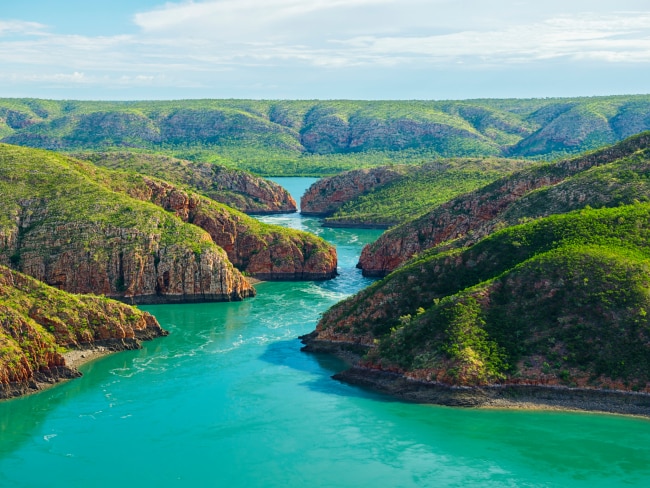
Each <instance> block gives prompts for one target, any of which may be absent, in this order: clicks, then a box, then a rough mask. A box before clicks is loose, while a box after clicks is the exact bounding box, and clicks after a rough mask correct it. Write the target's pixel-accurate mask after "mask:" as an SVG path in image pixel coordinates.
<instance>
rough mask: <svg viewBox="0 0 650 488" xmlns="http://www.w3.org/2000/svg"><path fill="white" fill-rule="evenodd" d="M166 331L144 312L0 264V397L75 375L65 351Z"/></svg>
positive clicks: (124, 345) (133, 344)
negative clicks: (68, 290) (61, 287)
mask: <svg viewBox="0 0 650 488" xmlns="http://www.w3.org/2000/svg"><path fill="white" fill-rule="evenodd" d="M166 334H167V332H166V331H164V330H163V329H162V328H161V327H160V325H159V324H158V322H157V321H156V319H155V318H154V317H153V316H152V315H150V314H148V313H146V312H142V311H140V310H138V309H136V308H133V307H130V306H128V305H125V304H122V303H119V302H116V301H113V300H109V299H106V298H103V297H94V296H84V295H71V294H68V293H65V292H63V291H60V290H57V289H54V288H52V287H49V286H47V285H44V284H43V283H40V282H38V281H37V280H34V279H33V278H30V277H28V276H25V275H23V274H21V273H16V272H14V271H11V270H9V269H8V268H6V267H4V266H0V398H9V397H12V396H19V395H23V394H26V393H29V392H32V391H37V390H40V389H42V388H44V387H46V386H47V385H50V384H54V383H56V382H58V381H61V380H64V379H70V378H75V377H77V376H80V373H79V371H77V370H76V369H75V368H74V367H71V366H70V365H68V364H67V363H66V360H65V357H64V354H63V353H64V352H65V350H68V349H82V350H85V349H97V348H101V349H103V350H108V351H121V350H126V349H137V348H140V347H141V344H140V342H141V341H143V340H150V339H153V338H155V337H160V336H164V335H166Z"/></svg>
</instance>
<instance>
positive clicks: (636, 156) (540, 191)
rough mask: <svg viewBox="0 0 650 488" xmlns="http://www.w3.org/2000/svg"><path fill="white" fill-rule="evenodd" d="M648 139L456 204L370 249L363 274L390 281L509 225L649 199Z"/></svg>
mask: <svg viewBox="0 0 650 488" xmlns="http://www.w3.org/2000/svg"><path fill="white" fill-rule="evenodd" d="M649 147H650V133H648V132H644V133H641V134H638V135H636V136H632V137H630V138H628V139H626V140H625V141H622V142H620V143H618V144H615V145H613V146H609V147H607V148H604V149H601V150H598V151H593V152H590V153H586V154H584V155H582V156H578V157H576V158H571V159H567V160H564V161H560V162H557V163H548V164H542V165H536V166H532V167H530V168H526V169H523V170H521V171H517V172H515V173H513V174H511V175H508V176H505V177H503V178H500V179H498V180H496V181H494V182H493V183H490V184H488V185H486V186H484V187H482V188H479V189H477V190H474V191H472V192H470V193H468V194H465V195H461V196H458V197H456V198H454V199H451V200H449V201H448V202H445V203H443V204H441V205H438V206H435V207H433V208H432V209H431V210H430V211H429V212H427V213H426V214H424V215H422V216H420V217H419V218H416V219H414V220H409V221H407V222H405V223H403V224H401V225H399V226H397V227H394V228H393V229H390V230H388V231H387V232H385V233H384V234H383V235H382V236H381V237H380V238H379V239H378V240H377V241H376V242H374V243H373V244H371V245H368V246H366V247H365V248H364V250H363V252H362V254H361V258H360V260H359V267H361V268H362V269H363V272H364V274H366V275H371V276H384V275H386V274H387V273H389V272H390V271H391V270H393V269H395V268H397V267H398V266H400V265H401V264H402V263H404V262H406V261H407V260H408V259H409V258H410V257H412V256H415V255H417V254H418V253H421V252H423V251H425V250H427V249H430V248H436V247H440V248H442V249H444V248H445V247H446V246H462V245H468V244H472V243H475V242H477V240H478V239H480V238H482V237H484V236H486V235H488V234H489V233H491V232H493V231H495V230H497V229H499V228H503V227H505V226H508V225H513V224H516V223H519V222H520V221H525V220H529V219H533V218H538V217H542V216H547V215H551V214H556V213H565V212H568V211H571V210H575V209H580V208H584V207H586V206H588V205H589V206H592V207H602V206H605V207H611V206H617V205H621V204H630V203H633V202H634V201H636V200H641V201H643V200H645V199H647V198H649V197H650V184H648V180H647V174H648V171H649V170H648V167H649V164H648V163H649V161H650V150H649V149H648V148H649Z"/></svg>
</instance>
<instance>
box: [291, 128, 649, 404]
mask: <svg viewBox="0 0 650 488" xmlns="http://www.w3.org/2000/svg"><path fill="white" fill-rule="evenodd" d="M649 147H650V136H649V134H648V133H642V134H640V135H638V136H634V137H632V138H630V139H628V140H626V141H624V142H622V143H619V144H617V145H614V146H611V147H608V148H605V149H603V150H599V151H596V152H593V153H589V154H586V155H584V156H582V157H579V158H573V159H570V160H565V161H561V162H559V163H554V164H545V165H540V166H537V167H531V168H529V169H526V170H523V171H520V172H518V173H515V174H513V175H511V176H509V177H505V178H503V179H501V180H498V181H496V182H494V183H492V184H490V185H487V186H486V187H485V188H483V189H481V190H478V191H476V192H474V193H470V194H468V195H465V196H463V197H459V198H457V199H455V200H452V201H451V202H450V203H448V204H443V205H441V206H440V207H439V208H437V209H435V210H434V211H433V212H432V213H431V214H428V215H426V216H425V217H422V218H420V219H416V220H414V221H413V222H412V223H409V224H406V225H405V226H403V227H402V228H400V227H398V228H396V229H394V230H391V231H389V232H387V233H386V234H385V236H390V235H391V234H393V235H395V233H396V232H397V231H400V230H402V231H403V229H409V231H410V234H406V233H403V234H402V235H401V239H402V240H401V241H398V242H402V243H404V244H405V245H410V246H415V247H417V246H421V247H417V249H416V250H415V251H412V252H411V250H410V248H408V249H405V248H404V246H401V247H400V246H396V248H395V249H391V254H390V256H396V257H397V260H396V261H395V262H394V263H392V262H391V261H388V260H385V261H383V262H382V265H383V267H382V268H379V269H380V270H382V272H383V274H385V273H387V272H388V271H390V270H393V271H392V272H391V273H390V274H388V275H387V276H386V277H385V278H384V279H383V280H380V281H378V282H376V283H374V284H373V285H371V286H369V287H368V288H366V289H364V290H362V291H361V292H359V293H358V294H357V295H355V296H353V297H350V298H348V299H346V300H344V301H342V302H340V303H338V304H337V305H335V306H333V307H332V308H331V309H330V310H328V311H327V312H326V313H325V314H323V317H322V319H321V321H320V322H319V323H318V326H317V328H316V330H315V331H314V332H313V333H311V334H308V335H307V336H304V337H303V338H302V339H303V342H304V343H305V350H306V351H314V352H324V353H329V354H334V355H337V356H339V357H341V358H343V359H345V360H346V361H348V363H349V364H350V366H351V368H350V369H349V370H348V371H345V372H343V373H341V374H339V375H337V376H336V377H337V378H338V379H341V380H343V381H349V382H352V383H355V384H359V385H364V386H368V387H372V388H376V389H380V390H382V391H385V392H388V393H390V394H392V395H395V396H398V397H400V398H403V399H407V400H412V401H423V402H432V403H440V404H444V405H465V406H492V407H513V406H514V407H524V408H528V407H530V406H531V405H533V406H534V405H537V406H539V405H542V406H545V407H549V408H571V409H580V410H593V411H605V412H616V413H625V414H635V415H645V416H650V362H649V361H650V349H648V348H649V344H650V321H649V320H648V318H647V313H646V310H647V307H649V306H650V302H649V301H648V296H650V291H649V290H650V281H649V280H648V276H650V270H649V269H648V265H647V263H648V256H649V255H650V251H649V249H650V248H649V247H648V239H647V236H648V232H649V231H648V222H650V207H649V206H648V204H647V203H643V202H648V201H650V185H648V184H647V181H648V179H649V178H650V149H649ZM432 215H435V216H436V217H437V218H438V219H447V220H445V222H447V225H442V224H440V223H439V222H438V221H437V220H433V219H432V218H431V216H432ZM463 225H465V226H466V227H463ZM432 236H433V237H432ZM383 239H384V238H383V237H382V239H380V240H379V241H378V242H379V243H380V244H381V245H382V246H383V248H384V249H389V247H390V246H391V244H390V242H391V241H387V240H385V241H384V242H383V243H382V240H383ZM394 243H395V241H392V245H395V244H394ZM427 244H428V245H427ZM400 253H401V254H400Z"/></svg>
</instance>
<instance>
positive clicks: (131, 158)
mask: <svg viewBox="0 0 650 488" xmlns="http://www.w3.org/2000/svg"><path fill="white" fill-rule="evenodd" d="M73 156H74V157H76V158H79V159H83V160H86V161H90V162H91V163H93V164H94V165H97V166H102V167H105V168H109V169H117V170H124V171H135V172H138V173H140V174H143V175H146V176H151V177H156V178H160V179H162V180H165V181H169V182H170V183H173V184H176V185H180V186H182V187H186V188H189V189H192V190H193V191H195V192H197V193H200V194H202V195H204V196H207V197H209V198H211V199H212V200H215V201H217V202H220V203H223V204H225V205H228V206H229V207H232V208H235V209H237V210H239V211H241V212H244V213H246V214H276V213H291V212H296V211H297V207H296V202H295V200H294V199H293V197H292V196H291V195H289V192H287V190H285V189H284V188H282V187H281V186H280V185H278V184H277V183H274V182H273V181H270V180H267V179H264V178H261V177H259V176H255V175H253V174H251V173H249V172H247V171H242V170H237V169H232V168H227V167H225V166H223V165H219V164H214V163H206V162H200V161H188V160H184V159H178V158H174V157H171V156H165V155H162V154H147V153H135V152H124V151H116V152H84V153H75V154H73Z"/></svg>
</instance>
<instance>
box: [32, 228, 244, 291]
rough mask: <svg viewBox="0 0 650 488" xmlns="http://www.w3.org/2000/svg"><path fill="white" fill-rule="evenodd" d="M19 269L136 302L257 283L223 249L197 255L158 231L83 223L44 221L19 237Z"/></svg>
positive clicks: (74, 287)
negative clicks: (165, 242) (169, 243)
mask: <svg viewBox="0 0 650 488" xmlns="http://www.w3.org/2000/svg"><path fill="white" fill-rule="evenodd" d="M20 270H21V271H22V272H23V273H25V274H28V275H30V276H33V277H34V278H36V279H38V280H40V281H43V282H44V283H47V284H49V285H52V286H54V287H56V288H59V289H61V290H65V291H68V292H71V293H94V294H103V295H106V296H109V297H113V298H118V299H120V300H125V301H128V302H132V303H169V302H188V301H213V300H217V301H223V300H226V301H227V300H241V299H243V298H245V297H248V296H253V295H254V290H253V288H252V287H251V286H250V285H249V283H248V282H247V281H246V279H245V278H244V277H243V276H241V274H240V273H239V272H237V271H236V270H235V269H233V268H232V265H230V263H229V262H228V260H227V257H226V256H225V255H224V254H221V253H220V252H219V251H218V250H217V249H214V250H212V249H208V250H205V251H204V252H202V253H201V255H200V256H197V255H196V254H195V253H194V252H192V251H191V250H189V249H187V248H185V247H181V246H164V245H162V244H161V236H160V235H144V234H142V233H141V232H140V231H138V230H137V229H123V228H115V227H110V226H106V227H101V228H98V227H95V226H92V225H89V224H87V225H84V224H79V223H74V224H65V225H59V226H56V227H54V228H53V227H51V226H42V227H39V228H38V229H35V230H34V231H32V232H29V233H27V234H25V236H24V237H23V238H22V240H21V253H20Z"/></svg>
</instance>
